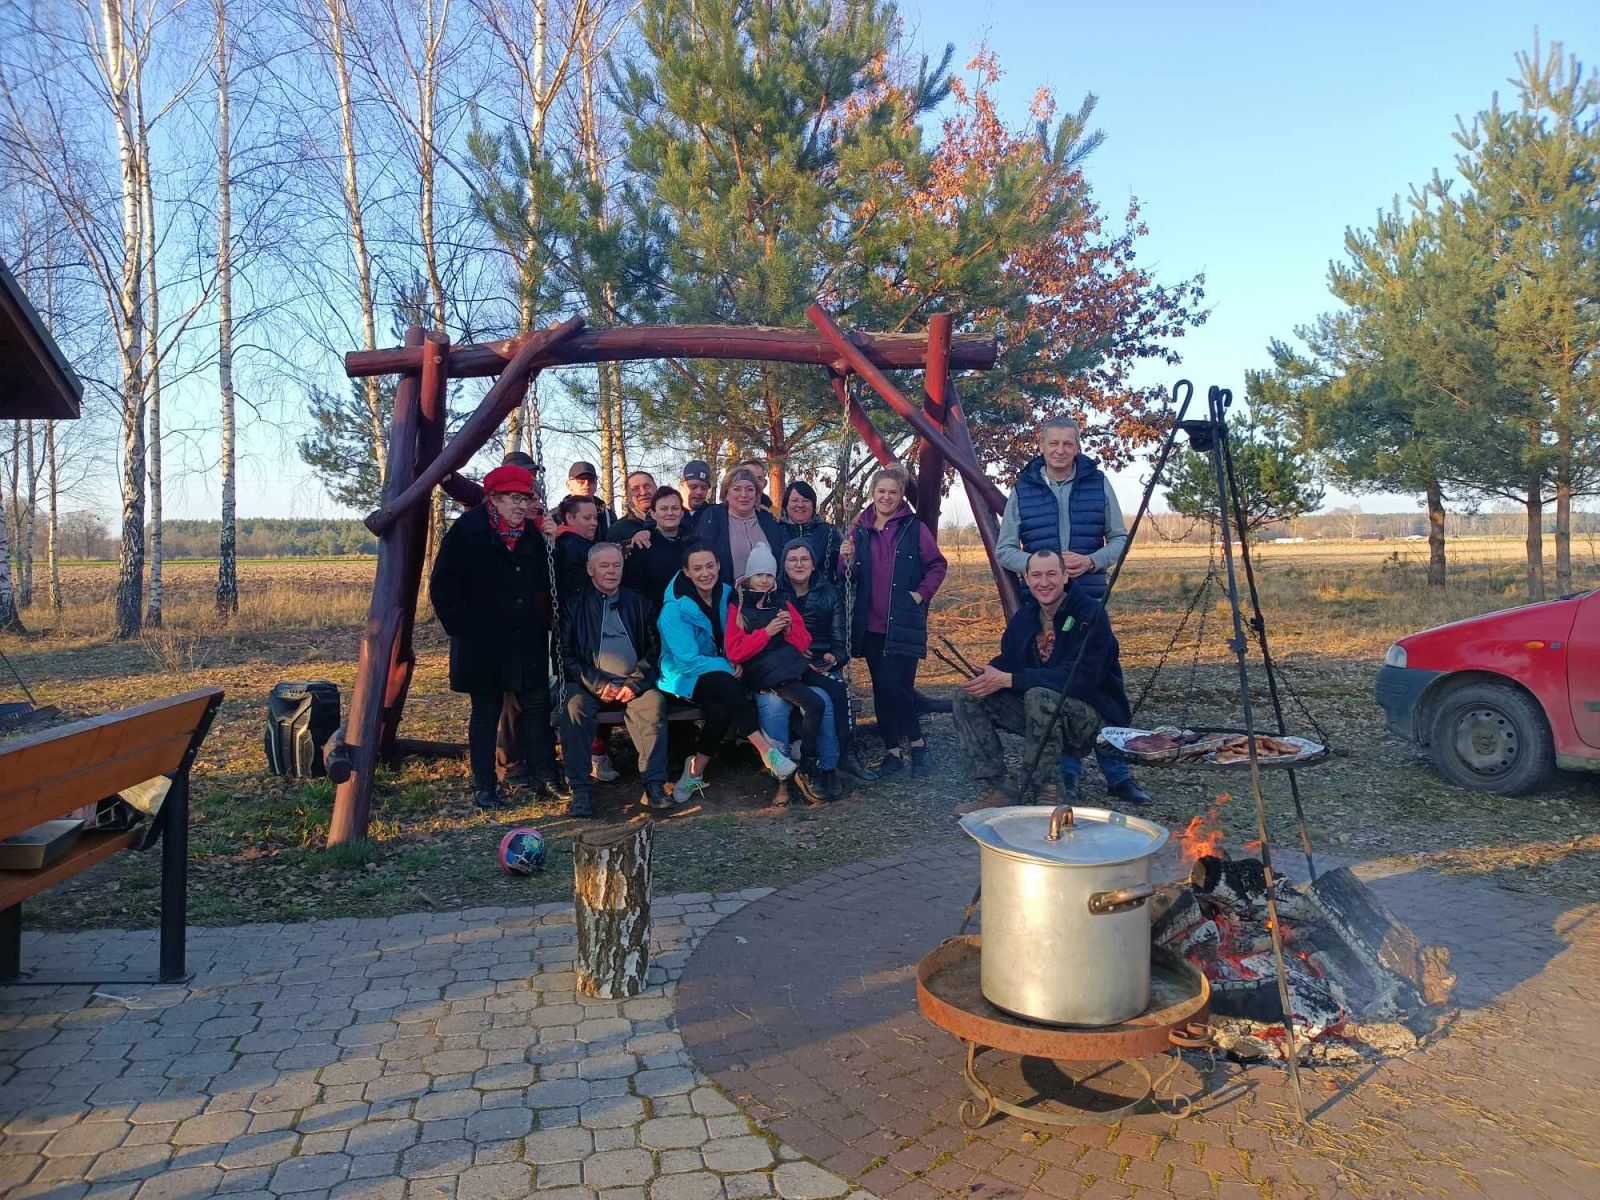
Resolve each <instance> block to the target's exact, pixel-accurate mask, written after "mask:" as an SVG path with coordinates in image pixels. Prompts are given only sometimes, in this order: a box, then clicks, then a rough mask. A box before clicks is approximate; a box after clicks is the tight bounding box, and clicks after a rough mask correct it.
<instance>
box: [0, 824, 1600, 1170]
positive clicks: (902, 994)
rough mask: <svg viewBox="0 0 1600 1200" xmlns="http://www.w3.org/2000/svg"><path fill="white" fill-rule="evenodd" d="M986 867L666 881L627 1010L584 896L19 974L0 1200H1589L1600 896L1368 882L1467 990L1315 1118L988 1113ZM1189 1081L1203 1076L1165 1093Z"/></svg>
mask: <svg viewBox="0 0 1600 1200" xmlns="http://www.w3.org/2000/svg"><path fill="white" fill-rule="evenodd" d="M1368 874H1369V875H1371V874H1372V873H1371V872H1368ZM974 878H975V859H974V856H973V854H972V852H971V851H970V849H968V848H967V847H966V846H965V845H964V844H944V845H940V846H936V847H930V848H928V849H927V850H926V851H924V852H920V853H918V854H916V855H912V856H908V857H906V858H901V859H894V860H886V861H883V862H877V863H861V864H856V865H853V866H850V867H843V868H839V869H837V870H835V871H832V872H829V873H828V874H826V875H824V876H822V877H820V878H817V879H814V880H810V881H808V882H806V883H804V884H800V885H797V886H795V887H791V888H788V889H785V890H784V891H782V892H777V893H769V892H768V891H766V890H752V891H746V892H741V893H738V894H726V895H723V894H717V895H714V894H696V895H685V896H675V897H669V898H666V899H663V900H659V901H657V902H656V905H655V925H654V940H655V965H654V966H653V967H652V980H651V987H650V988H649V990H648V991H647V992H646V994H645V995H643V996H640V997H638V998H637V999H633V1000H628V1001H623V1002H613V1001H589V1000H582V999H579V998H577V997H576V996H575V993H574V987H573V984H574V977H573V973H572V969H571V964H572V962H573V960H574V958H575V946H574V930H573V926H572V914H571V910H570V907H569V906H568V905H565V904H562V905H548V906H543V907H540V908H525V909H502V908H484V909H475V910H470V911H466V912H456V913H448V914H414V915H410V916H404V917H396V918H393V919H389V920H331V921H318V922H313V923H309V924H305V925H291V926H278V925H257V926H243V927H239V928H234V929H217V930H194V931H192V934H191V940H190V951H191V963H192V964H193V965H194V967H195V969H196V977H195V979H194V980H193V982H192V984H191V985H190V986H188V987H185V988H151V987H140V988H123V989H118V988H107V989H105V990H104V992H103V993H102V994H100V995H94V994H92V993H91V992H90V990H89V989H87V988H64V989H53V990H46V989H33V988H10V989H7V988H0V1196H3V1197H5V1198H6V1200H44V1198H48V1200H84V1198H85V1197H93V1198H95V1200H101V1198H104V1200H199V1198H201V1197H206V1196H211V1195H227V1196H230V1197H234V1198H237V1200H286V1198H303V1200H512V1198H513V1197H520V1196H526V1195H530V1194H533V1195H538V1196H541V1197H551V1198H555V1200H761V1198H764V1197H775V1198H777V1200H833V1198H844V1200H874V1197H875V1196H883V1197H886V1198H888V1200H953V1198H955V1197H962V1198H964V1200H1006V1198H1020V1200H1035V1198H1038V1200H1044V1198H1049V1200H1071V1198H1076V1197H1084V1198H1085V1200H1101V1198H1107V1197H1109V1198H1113V1200H1114V1198H1119V1197H1120V1198H1124V1200H1126V1198H1131V1197H1150V1196H1160V1197H1171V1196H1200V1197H1215V1198H1217V1200H1233V1198H1235V1197H1267V1198H1273V1200H1276V1198H1282V1197H1295V1196H1317V1197H1324V1196H1326V1197H1340V1198H1342V1197H1366V1196H1412V1195H1438V1196H1446V1197H1456V1196H1473V1197H1477V1196H1486V1197H1501V1196H1504V1197H1508V1198H1510V1200H1570V1198H1573V1197H1594V1196H1597V1195H1600V1153H1597V1152H1596V1151H1595V1149H1594V1147H1595V1146H1596V1145H1597V1144H1600V1101H1597V1100H1596V1099H1595V1098H1594V1088H1593V1076H1594V1072H1595V1066H1594V1060H1595V1056H1594V1054H1593V1051H1592V1048H1593V1047H1594V1046H1595V1045H1596V1044H1600V927H1597V923H1596V922H1595V920H1594V917H1595V915H1596V909H1595V907H1594V906H1590V907H1588V908H1577V909H1570V910H1569V909H1566V908H1565V907H1564V906H1562V905H1559V904H1555V903H1553V902H1550V901H1545V900H1538V899H1533V898H1522V897H1517V896H1515V895H1512V894H1510V893H1507V892H1504V891H1501V890H1499V889H1497V888H1494V887H1492V886H1490V885H1487V884H1483V883H1481V882H1474V881H1462V880H1451V879H1443V878H1440V877H1437V876H1432V875H1425V874H1417V873H1403V874H1396V875H1393V876H1391V877H1388V878H1374V879H1373V880H1372V881H1373V884H1374V886H1375V887H1376V888H1377V889H1378V891H1379V893H1380V895H1382V896H1383V898H1384V899H1385V900H1386V901H1387V902H1388V903H1389V904H1390V905H1391V906H1393V907H1394V908H1395V909H1396V910H1397V911H1398V912H1399V913H1400V914H1401V915H1402V916H1403V917H1405V918H1406V919H1407V920H1409V921H1410V922H1411V923H1412V924H1413V926H1414V927H1415V928H1416V929H1417V930H1418V932H1419V933H1421V934H1422V935H1423V936H1424V937H1425V938H1429V939H1433V940H1439V941H1443V942H1446V943H1447V944H1449V945H1450V946H1451V947H1452V949H1453V950H1454V952H1455V959H1456V965H1457V968H1458V969H1459V971H1460V973H1461V976H1462V983H1461V987H1460V991H1459V999H1460V1001H1461V1004H1462V1011H1461V1013H1460V1014H1459V1016H1458V1017H1457V1018H1456V1019H1455V1021H1454V1023H1453V1024H1452V1026H1451V1027H1450V1028H1449V1029H1448V1030H1447V1031H1446V1032H1445V1034H1444V1035H1443V1036H1442V1037H1440V1038H1439V1040H1438V1041H1437V1043H1436V1044H1434V1045H1433V1046H1431V1047H1429V1048H1428V1049H1426V1050H1424V1051H1422V1052H1419V1053H1417V1054H1414V1055H1412V1056H1410V1057H1409V1058H1406V1059H1399V1060H1392V1061H1390V1062H1387V1063H1384V1064H1382V1065H1380V1066H1376V1067H1374V1068H1372V1069H1370V1070H1367V1071H1363V1072H1359V1073H1357V1072H1353V1071H1347V1072H1334V1071H1318V1072H1312V1073H1308V1075H1307V1081H1308V1097H1309V1100H1310V1103H1311V1104H1312V1105H1313V1106H1314V1112H1313V1116H1314V1121H1313V1125H1312V1129H1311V1132H1310V1133H1308V1134H1303V1135H1294V1134H1293V1133H1292V1131H1291V1128H1290V1123H1289V1121H1288V1112H1289V1099H1288V1094H1287V1090H1286V1086H1285V1082H1284V1076H1283V1073H1282V1072H1281V1070H1279V1069H1277V1068H1272V1067H1256V1068H1250V1069H1244V1068H1239V1067H1229V1068H1226V1069H1225V1070H1224V1071H1223V1073H1222V1074H1221V1075H1220V1076H1218V1077H1216V1078H1214V1079H1212V1080H1210V1086H1211V1094H1210V1098H1208V1099H1207V1100H1205V1101H1203V1102H1202V1103H1201V1105H1200V1108H1199V1111H1198V1112H1197V1113H1196V1114H1195V1115H1193V1116H1190V1117H1187V1118H1185V1119H1181V1120H1180V1119H1178V1118H1176V1117H1172V1116H1167V1115H1162V1114H1155V1113H1147V1114H1143V1115H1140V1116H1138V1117H1134V1118H1130V1119H1128V1120H1125V1121H1123V1122H1122V1123H1121V1124H1120V1125H1117V1126H1110V1127H1106V1126H1095V1125H1084V1126H1079V1127H1076V1128H1072V1129H1067V1130H1060V1131H1051V1132H1045V1133H1040V1132H1036V1131H1034V1130H1032V1129H1030V1128H1029V1127H1027V1126H1025V1125H1023V1124H1022V1123H1020V1122H1016V1121H1012V1120H997V1121H994V1122H992V1123H991V1124H990V1125H989V1126H987V1127H986V1128H985V1129H984V1130H982V1131H980V1132H978V1133H971V1132H969V1131H967V1130H965V1129H963V1128H961V1127H960V1125H959V1122H958V1120H957V1115H956V1114H957V1110H958V1107H959V1104H960V1101H961V1100H962V1099H963V1098H964V1097H965V1091H964V1088H963V1085H962V1084H961V1082H960V1078H959V1065H960V1063H959V1048H958V1047H957V1045H956V1043H955V1042H954V1040H953V1039H951V1038H949V1037H948V1036H947V1035H945V1034H943V1033H941V1032H940V1031H938V1030H936V1029H934V1028H933V1027H932V1026H931V1025H929V1024H928V1023H927V1022H926V1021H924V1020H923V1019H922V1018H921V1017H920V1016H919V1015H918V1014H917V1013H916V1011H915V1008H914V999H913V990H912V985H911V981H912V970H913V968H914V965H915V963H916V961H917V960H918V959H919V958H920V957H921V955H922V954H923V953H924V952H925V951H926V950H927V949H928V948H929V947H931V946H933V945H936V944H937V943H938V941H939V940H941V939H942V938H943V937H945V936H948V934H949V933H951V932H953V930H954V928H955V925H956V924H957V922H958V921H959V911H960V906H961V904H962V903H964V902H965V900H966V899H967V898H968V895H969V893H968V891H967V889H968V888H969V887H970V886H971V882H972V880H973V879H974ZM24 953H25V955H26V956H27V960H28V961H29V962H35V963H40V964H41V966H43V967H45V968H47V969H49V970H51V971H53V972H62V973H65V972H71V971H83V970H86V969H88V968H90V967H95V968H99V969H102V970H103V969H106V968H107V967H108V966H110V967H112V968H113V969H114V968H115V967H116V966H117V965H118V964H122V963H128V962H131V961H142V962H145V963H148V962H151V961H153V958H154V938H153V935H150V934H145V933H136V934H127V933H115V932H106V933H82V934H51V935H46V936H44V937H37V936H30V937H29V938H28V939H27V940H26V942H25V946H24ZM680 1029H681V1031H682V1032H681V1033H680ZM990 1070H991V1078H992V1079H993V1080H994V1081H995V1082H996V1083H997V1084H998V1085H999V1086H1000V1087H1002V1088H1003V1089H1012V1090H1018V1091H1022V1090H1026V1089H1027V1087H1028V1086H1030V1085H1031V1084H1033V1083H1036V1082H1038V1079H1037V1078H1036V1076H1035V1073H1033V1068H1028V1067H1026V1066H1025V1065H1024V1064H1022V1063H1018V1062H1009V1063H1007V1062H1005V1061H999V1062H997V1063H995V1064H994V1065H993V1066H992V1067H991V1068H990ZM1201 1082H1202V1080H1201V1077H1200V1075H1199V1073H1198V1070H1197V1067H1196V1064H1194V1063H1191V1064H1188V1065H1186V1066H1185V1067H1184V1069H1183V1071H1182V1072H1181V1073H1180V1075H1179V1077H1178V1080H1177V1083H1178V1084H1179V1086H1180V1087H1182V1088H1185V1089H1190V1090H1193V1089H1198V1088H1199V1087H1200V1085H1201Z"/></svg>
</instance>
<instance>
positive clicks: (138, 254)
mask: <svg viewBox="0 0 1600 1200" xmlns="http://www.w3.org/2000/svg"><path fill="white" fill-rule="evenodd" d="M100 13H101V21H102V24H103V29H102V31H101V32H102V35H103V36H104V39H105V46H104V58H103V65H102V67H101V70H102V71H103V73H104V77H105V82H106V95H107V99H108V101H109V103H110V106H111V110H112V117H113V124H114V125H115V126H116V131H117V158H118V162H119V166H120V177H121V179H120V183H121V199H122V261H121V263H120V264H119V265H120V268H121V272H120V284H119V286H118V291H117V296H116V306H115V313H114V315H115V317H116V321H115V323H116V325H117V335H118V336H117V352H118V357H119V359H120V365H121V368H122V547H121V550H120V552H119V554H118V559H117V602H116V607H117V630H116V633H117V636H118V637H119V638H131V637H133V636H135V635H136V634H138V632H139V630H140V629H141V628H142V627H143V623H144V557H145V547H144V513H145V433H144V428H145V427H144V422H145V378H144V342H145V323H144V297H143V295H142V285H143V275H144V272H143V269H142V254H143V241H142V237H141V232H142V231H141V205H140V203H139V177H140V173H141V165H140V162H139V144H138V139H137V136H136V132H135V129H134V119H133V111H134V110H133V94H132V84H131V80H132V78H133V76H134V74H135V73H136V72H137V71H138V70H139V66H138V59H137V56H136V55H135V54H133V53H132V52H131V50H130V48H129V46H128V35H129V34H130V33H131V32H132V30H131V24H132V13H131V11H127V10H125V9H124V0H101V5H100Z"/></svg>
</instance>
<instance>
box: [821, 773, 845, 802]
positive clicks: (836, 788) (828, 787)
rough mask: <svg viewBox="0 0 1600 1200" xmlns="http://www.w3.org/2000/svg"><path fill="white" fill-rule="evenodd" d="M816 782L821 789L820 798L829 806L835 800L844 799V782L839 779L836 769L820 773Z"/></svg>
mask: <svg viewBox="0 0 1600 1200" xmlns="http://www.w3.org/2000/svg"><path fill="white" fill-rule="evenodd" d="M817 782H818V783H819V784H820V785H821V788H822V798H823V799H824V800H826V801H827V802H828V803H829V804H832V803H833V802H834V801H835V800H843V799H844V781H843V780H841V779H840V778H839V772H838V769H837V768H836V769H834V770H832V771H824V772H822V775H821V777H820V778H819V779H818V780H817Z"/></svg>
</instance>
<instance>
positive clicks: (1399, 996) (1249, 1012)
mask: <svg viewBox="0 0 1600 1200" xmlns="http://www.w3.org/2000/svg"><path fill="white" fill-rule="evenodd" d="M1230 799H1231V797H1229V796H1227V795H1223V796H1219V797H1217V800H1216V802H1215V804H1213V805H1212V807H1211V809H1210V811H1209V812H1207V813H1206V814H1205V816H1203V817H1195V818H1194V819H1193V820H1192V821H1190V823H1189V826H1188V828H1187V829H1185V830H1184V831H1183V833H1182V834H1181V835H1180V837H1179V844H1180V846H1181V847H1182V850H1183V859H1184V862H1185V864H1186V865H1187V866H1188V867H1189V876H1188V878H1187V879H1184V880H1180V881H1178V882H1176V883H1173V884H1169V885H1167V886H1166V887H1164V888H1162V889H1161V891H1160V892H1159V893H1158V897H1157V901H1156V908H1155V920H1154V924H1153V926H1152V929H1151V937H1152V940H1153V941H1154V942H1155V943H1156V944H1157V945H1160V946H1163V947H1165V948H1167V949H1169V950H1172V951H1174V952H1176V953H1178V954H1180V955H1182V956H1183V957H1184V958H1186V959H1188V960H1189V961H1190V962H1191V963H1193V964H1194V965H1195V966H1196V967H1198V968H1199V969H1200V970H1201V971H1203V972H1204V973H1205V975H1206V977H1207V978H1208V979H1209V980H1210V981H1211V990H1212V1011H1213V1014H1214V1016H1213V1024H1214V1025H1215V1026H1216V1028H1217V1030H1218V1037H1217V1042H1218V1045H1220V1046H1221V1047H1222V1048H1223V1049H1225V1050H1227V1051H1229V1052H1230V1053H1232V1054H1234V1055H1235V1056H1236V1057H1239V1058H1271V1057H1277V1058H1281V1057H1283V1054H1284V1045H1285V1037H1284V1021H1285V1015H1284V1012H1283V1005H1282V1001H1281V999H1280V996H1279V992H1278V975H1277V969H1276V967H1275V964H1274V961H1273V953H1272V923H1271V917H1270V915H1269V912H1268V908H1267V873H1266V868H1265V867H1264V865H1263V864H1262V862H1261V860H1260V859H1259V858H1255V857H1244V858H1232V857H1229V855H1228V853H1227V852H1226V850H1224V848H1223V834H1222V829H1221V825H1220V815H1221V810H1222V807H1223V806H1224V805H1225V804H1227V803H1228V801H1229V800H1230ZM1244 849H1245V850H1246V851H1247V852H1250V851H1257V852H1258V851H1259V850H1260V843H1259V842H1247V843H1245V846H1244ZM1272 893H1273V899H1274V900H1275V901H1276V907H1277V913H1278V920H1279V922H1280V929H1279V933H1280V934H1281V936H1282V940H1283V954H1284V969H1285V972H1286V973H1287V975H1288V981H1289V990H1290V994H1291V996H1292V1006H1293V1009H1294V1012H1293V1020H1294V1029H1295V1035H1296V1038H1297V1041H1298V1044H1299V1045H1300V1053H1301V1060H1302V1061H1304V1062H1311V1063H1317V1062H1322V1063H1336V1062H1352V1061H1356V1060H1358V1059H1360V1058H1362V1057H1365V1056H1367V1055H1370V1054H1395V1053H1404V1052H1405V1051H1407V1050H1409V1049H1411V1048H1413V1047H1415V1046H1416V1044H1417V1040H1418V1034H1419V1033H1420V1032H1424V1031H1426V1030H1428V1029H1431V1028H1432V1027H1433V1025H1434V1024H1435V1023H1436V1017H1437V1011H1436V1010H1437V1009H1439V1008H1440V1007H1441V1006H1443V1005H1444V1004H1446V1003H1447V1002H1448V1000H1449V998H1450V993H1451V991H1452V990H1453V989H1454V987H1455V982H1456V977H1455V975H1454V974H1453V973H1452V971H1451V970H1450V952H1449V951H1448V950H1447V949H1445V948H1444V947H1440V946H1424V945H1423V944H1422V943H1421V942H1420V941H1419V940H1418V939H1417V937H1416V935H1415V934H1414V933H1412V932H1411V930H1410V929H1408V928H1407V927H1406V926H1405V925H1404V924H1402V923H1401V922H1400V921H1399V920H1398V919H1397V918H1396V917H1395V916H1394V914H1392V913H1391V912H1389V910H1388V909H1387V908H1385V907H1384V906H1383V904H1382V903H1381V902H1379V900H1378V899H1377V897H1376V896H1374V895H1373V894H1372V892H1371V891H1369V890H1368V889H1367V887H1366V885H1365V884H1363V883H1362V882H1361V881H1360V880H1359V879H1357V878H1356V877H1355V876H1354V875H1352V874H1351V873H1350V872H1349V871H1348V870H1346V869H1344V868H1340V869H1338V870H1334V871H1327V872H1324V873H1323V874H1321V875H1319V876H1318V878H1317V880H1316V881H1315V882H1314V883H1312V884H1310V885H1309V886H1307V887H1304V888H1300V887H1296V886H1295V885H1293V884H1292V883H1290V882H1289V881H1288V880H1287V879H1285V878H1284V877H1283V876H1282V875H1278V876H1276V877H1275V878H1274V879H1273V884H1272Z"/></svg>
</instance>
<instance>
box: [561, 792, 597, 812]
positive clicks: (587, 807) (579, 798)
mask: <svg viewBox="0 0 1600 1200" xmlns="http://www.w3.org/2000/svg"><path fill="white" fill-rule="evenodd" d="M567 816H569V817H592V816H594V794H593V793H591V792H579V791H574V792H573V793H572V799H571V800H569V801H568V802H567Z"/></svg>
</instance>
